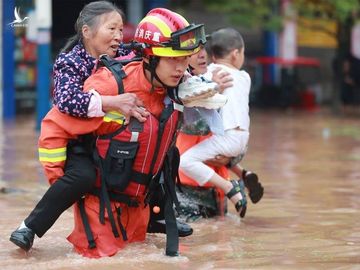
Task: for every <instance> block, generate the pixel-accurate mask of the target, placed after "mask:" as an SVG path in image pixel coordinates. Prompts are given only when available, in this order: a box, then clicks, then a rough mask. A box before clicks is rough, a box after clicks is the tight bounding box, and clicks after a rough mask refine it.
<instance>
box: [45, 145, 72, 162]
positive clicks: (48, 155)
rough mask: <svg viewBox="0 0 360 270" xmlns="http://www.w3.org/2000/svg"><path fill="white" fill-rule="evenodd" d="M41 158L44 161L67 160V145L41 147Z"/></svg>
mask: <svg viewBox="0 0 360 270" xmlns="http://www.w3.org/2000/svg"><path fill="white" fill-rule="evenodd" d="M39 160H40V161H44V162H59V161H65V160H66V147H61V148H53V149H46V148H39Z"/></svg>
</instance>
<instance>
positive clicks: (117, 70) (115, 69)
mask: <svg viewBox="0 0 360 270" xmlns="http://www.w3.org/2000/svg"><path fill="white" fill-rule="evenodd" d="M101 66H105V67H106V68H107V69H109V70H110V71H111V73H112V74H113V76H114V78H115V80H116V83H117V85H118V93H119V94H123V93H124V92H125V91H124V84H123V79H124V78H125V77H126V74H125V72H124V70H123V65H122V64H121V62H120V61H117V60H115V59H112V58H110V57H109V56H108V55H106V54H103V55H101V56H100V59H99V63H98V66H97V68H99V67H101Z"/></svg>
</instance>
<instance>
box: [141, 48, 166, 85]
mask: <svg viewBox="0 0 360 270" xmlns="http://www.w3.org/2000/svg"><path fill="white" fill-rule="evenodd" d="M159 61H160V57H158V56H153V55H150V56H149V63H146V62H145V61H144V62H143V63H144V68H145V69H147V70H148V71H150V82H151V90H150V91H151V92H152V91H154V88H155V86H154V79H156V80H157V81H158V82H160V83H161V84H162V86H163V87H164V88H166V89H168V88H171V87H170V86H168V85H166V84H165V83H163V82H162V81H161V79H160V78H159V76H158V75H157V74H156V71H155V70H156V67H157V65H158V64H159Z"/></svg>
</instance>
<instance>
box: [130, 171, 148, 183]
mask: <svg viewBox="0 0 360 270" xmlns="http://www.w3.org/2000/svg"><path fill="white" fill-rule="evenodd" d="M151 178H152V174H150V173H141V172H137V171H132V173H131V181H132V182H135V183H137V184H140V185H148V183H149V181H150V180H151Z"/></svg>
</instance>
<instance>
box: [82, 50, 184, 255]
mask: <svg viewBox="0 0 360 270" xmlns="http://www.w3.org/2000/svg"><path fill="white" fill-rule="evenodd" d="M100 63H102V64H103V65H104V66H106V67H107V68H108V69H109V70H110V71H112V73H113V75H114V77H115V79H116V81H117V83H118V87H119V93H120V94H121V93H123V92H124V88H123V85H122V79H123V78H124V77H125V76H126V75H125V73H124V72H123V70H122V69H121V68H122V67H121V65H119V64H118V63H117V62H116V61H114V60H110V59H109V58H103V57H102V58H101V62H100ZM167 101H168V104H167V105H166V106H165V108H164V110H163V111H162V113H161V115H160V118H159V119H157V118H156V117H155V116H153V115H150V116H149V117H148V119H147V120H146V121H145V122H144V123H140V122H138V121H137V120H136V119H132V120H131V121H130V123H129V125H127V126H125V125H123V126H120V127H119V128H118V129H117V130H115V131H113V132H111V133H110V134H106V135H100V136H97V138H96V144H95V150H94V160H95V163H96V166H97V168H98V178H97V181H96V188H95V189H94V191H93V192H92V193H91V195H89V196H94V195H95V196H96V197H98V199H99V201H98V203H99V205H100V207H99V222H100V223H101V224H105V222H106V221H107V222H110V224H111V230H112V232H113V234H114V237H115V238H119V237H120V236H121V237H122V240H123V241H127V240H128V235H127V232H126V229H125V226H124V225H123V224H122V222H121V214H122V213H121V211H122V210H121V208H120V207H119V208H116V211H115V213H116V214H115V216H114V209H113V208H114V207H113V204H112V203H111V202H112V201H115V202H118V203H122V204H123V205H122V208H124V207H133V208H134V207H142V206H143V205H144V206H146V204H147V203H148V202H149V200H150V199H151V196H152V194H153V193H154V192H158V191H159V189H158V187H159V186H160V185H163V186H162V188H163V189H164V190H166V191H167V192H166V195H165V196H166V198H167V201H168V203H167V204H168V205H169V206H168V207H167V210H166V209H165V220H167V221H169V222H170V223H173V225H172V227H171V226H169V232H168V230H167V237H168V239H167V240H168V242H167V250H166V252H167V254H168V255H175V254H177V252H178V239H177V234H178V233H177V228H176V230H174V226H176V220H175V215H174V212H173V209H172V205H173V203H176V204H177V198H176V194H175V184H174V177H175V176H176V174H174V173H173V172H172V167H171V164H172V163H173V161H172V160H173V159H174V149H175V147H174V144H175V136H176V130H177V128H178V120H179V111H178V110H177V109H178V108H181V106H179V105H176V104H175V103H174V102H173V101H172V100H171V99H168V100H167ZM169 149H170V150H171V151H169ZM175 152H176V151H175ZM176 158H177V159H179V156H178V157H175V159H176ZM164 179H166V180H165V181H164ZM161 181H163V183H161ZM145 195H146V196H145ZM144 200H146V201H145V202H144ZM85 205H86V201H85V204H84V200H82V201H80V203H79V210H80V214H81V219H82V223H83V224H84V229H85V233H86V235H87V240H88V242H89V248H90V249H92V248H95V247H96V243H95V238H94V236H93V235H92V226H93V225H94V224H91V223H92V222H89V221H87V213H86V211H85ZM124 205H125V206H124ZM105 209H106V213H105ZM118 209H120V210H119V211H118ZM147 211H149V210H147ZM174 220H175V223H174ZM95 226H97V225H95ZM100 226H101V225H100ZM167 227H168V224H167Z"/></svg>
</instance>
